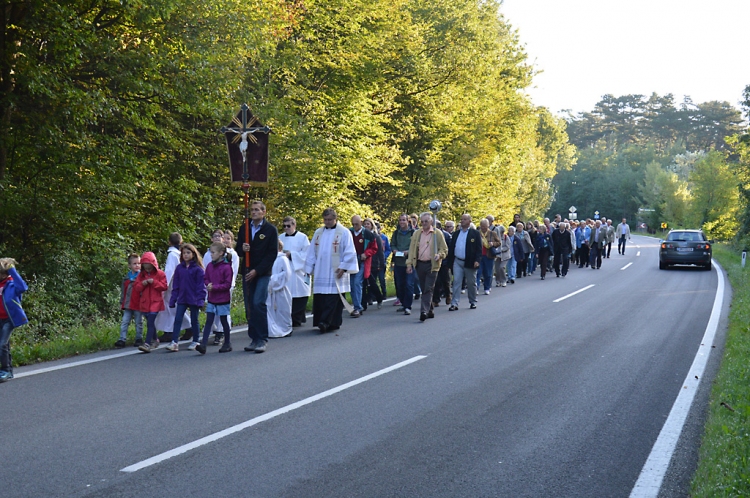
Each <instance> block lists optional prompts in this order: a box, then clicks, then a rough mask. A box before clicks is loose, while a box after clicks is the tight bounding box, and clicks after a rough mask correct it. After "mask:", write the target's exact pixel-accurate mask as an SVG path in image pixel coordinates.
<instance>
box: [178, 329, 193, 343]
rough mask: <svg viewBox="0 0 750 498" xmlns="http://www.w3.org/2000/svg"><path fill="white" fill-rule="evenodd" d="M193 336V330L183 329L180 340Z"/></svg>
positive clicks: (186, 339)
mask: <svg viewBox="0 0 750 498" xmlns="http://www.w3.org/2000/svg"><path fill="white" fill-rule="evenodd" d="M192 338H193V331H192V330H188V329H185V332H184V333H183V334H182V337H180V340H181V341H189V340H190V339H192Z"/></svg>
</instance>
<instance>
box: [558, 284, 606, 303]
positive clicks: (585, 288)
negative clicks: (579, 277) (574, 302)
mask: <svg viewBox="0 0 750 498" xmlns="http://www.w3.org/2000/svg"><path fill="white" fill-rule="evenodd" d="M594 285H596V284H591V285H587V286H586V287H584V288H583V289H578V290H577V291H575V292H571V293H570V294H568V295H567V296H563V297H561V298H560V299H555V300H554V301H552V302H553V303H559V302H560V301H565V300H566V299H568V298H569V297H573V296H575V295H576V294H579V293H581V292H583V291H585V290H589V289H590V288H592V287H593V286H594Z"/></svg>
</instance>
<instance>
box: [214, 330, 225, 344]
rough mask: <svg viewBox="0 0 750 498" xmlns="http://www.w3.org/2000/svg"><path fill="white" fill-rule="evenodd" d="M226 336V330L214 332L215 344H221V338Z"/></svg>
mask: <svg viewBox="0 0 750 498" xmlns="http://www.w3.org/2000/svg"><path fill="white" fill-rule="evenodd" d="M223 336H224V332H216V333H215V334H214V346H218V345H219V344H221V339H222V337H223Z"/></svg>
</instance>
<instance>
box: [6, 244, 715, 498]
mask: <svg viewBox="0 0 750 498" xmlns="http://www.w3.org/2000/svg"><path fill="white" fill-rule="evenodd" d="M636 244H638V245H639V246H640V248H639V249H638V248H636V247H635V245H636ZM638 251H640V252H641V254H640V256H637V255H636V254H637V252H638ZM656 251H657V249H656V241H655V240H654V239H648V238H643V237H633V241H632V243H631V245H630V246H629V247H628V254H626V255H624V256H620V255H618V254H616V251H615V250H613V253H614V254H613V255H612V257H611V258H610V259H608V260H605V262H604V264H603V265H602V269H601V270H591V269H586V268H584V269H577V268H574V269H571V271H570V273H569V275H568V276H567V278H555V276H554V274H552V275H551V276H548V278H547V280H545V281H540V280H539V276H538V273H537V275H534V276H532V277H529V278H522V279H518V280H516V284H515V285H509V286H508V287H507V288H493V289H492V294H491V295H490V296H483V295H482V296H480V297H479V305H478V306H479V307H478V309H477V310H469V309H468V302H467V298H466V295H462V296H461V303H460V307H461V309H460V310H459V311H456V312H448V309H447V307H446V306H441V307H439V308H437V309H436V318H435V319H434V320H428V321H426V322H425V323H420V322H419V321H418V313H415V314H413V315H411V316H408V317H407V316H404V315H402V314H397V313H396V312H395V308H394V307H393V306H390V303H386V305H385V306H384V307H383V309H382V310H375V309H374V308H371V311H368V312H366V313H365V314H364V316H363V317H362V318H359V319H350V318H348V317H347V318H346V319H345V321H344V326H343V327H342V328H341V330H339V331H337V332H336V333H329V334H325V335H322V336H321V335H320V334H319V333H318V332H317V331H313V330H312V329H311V328H310V327H306V328H303V329H301V330H296V331H295V333H294V335H293V336H292V337H289V338H283V339H276V340H272V341H271V342H270V343H269V348H268V352H266V353H264V354H254V353H245V352H243V351H242V347H243V346H244V345H245V344H246V342H248V341H246V339H245V336H244V334H242V333H238V334H234V335H233V338H234V339H233V343H234V344H233V345H234V347H235V351H234V352H232V353H229V354H221V355H220V354H218V352H217V348H216V347H213V348H210V349H209V352H208V354H207V355H205V356H200V355H198V354H197V353H193V352H188V351H180V352H179V353H176V354H175V353H167V352H166V351H163V350H159V351H156V352H154V353H152V354H148V355H146V354H137V355H130V356H124V357H119V358H115V359H111V360H108V361H101V362H97V363H91V364H87V365H82V366H77V367H74V368H68V369H64V370H59V371H51V372H47V373H40V374H38V375H28V376H25V377H22V378H17V379H15V380H13V381H11V382H8V383H6V384H3V385H1V386H0V406H1V407H2V410H0V482H2V483H3V485H2V489H3V493H2V494H3V496H5V497H16V496H18V497H41V496H101V497H105V496H106V497H115V496H117V497H119V496H133V497H147V496H154V497H163V496H217V497H218V496H258V497H271V496H290V497H291V496H299V497H319V496H320V497H323V496H325V497H337V496H341V497H355V496H362V497H381V496H388V497H402V496H404V497H405V496H409V497H412V496H424V497H442V496H444V497H456V496H472V497H474V496H488V497H489V496H501V497H505V496H507V497H524V496H529V497H539V496H550V497H568V496H569V497H610V496H611V497H619V496H628V495H629V494H630V492H631V490H632V488H633V485H634V484H635V481H636V479H637V478H638V475H639V473H640V471H641V468H642V467H643V465H644V462H645V461H646V459H647V457H648V455H649V452H650V451H651V447H652V446H653V444H654V441H655V440H656V438H657V436H658V434H659V431H660V430H661V428H662V425H663V424H664V421H665V419H666V417H667V415H668V414H669V411H670V409H671V407H672V404H673V403H674V401H675V398H676V396H677V395H678V393H679V392H680V389H681V388H682V384H683V381H684V380H685V376H686V374H687V372H688V370H689V368H690V365H691V363H692V362H693V358H694V356H695V354H696V351H697V350H698V347H699V346H700V343H701V338H702V337H703V334H704V331H705V328H706V325H707V322H708V319H709V315H710V314H711V307H712V305H713V300H714V295H715V292H716V286H717V280H718V279H717V274H716V270H714V271H711V272H705V271H700V270H694V269H680V270H669V271H660V270H658V264H657V253H656ZM628 263H632V265H631V266H629V267H627V268H626V269H624V270H622V269H621V268H622V267H624V266H625V265H626V264H628ZM592 284H593V285H594V287H591V288H589V289H587V290H585V291H583V292H580V293H578V294H576V295H574V296H571V297H569V298H567V299H565V300H562V301H560V302H553V301H555V300H557V299H559V298H561V297H563V296H566V295H568V294H570V293H572V292H574V291H577V290H579V289H582V288H584V287H586V286H589V285H592ZM725 308H726V306H725ZM725 314H726V310H725ZM17 332H18V333H22V329H19V331H17ZM720 341H723V334H720V335H719V336H718V339H717V344H718V345H717V349H715V350H713V351H714V353H713V354H712V360H711V364H710V367H709V370H708V372H707V373H708V374H712V373H713V372H715V369H716V365H717V364H718V357H719V353H720V352H721V344H720V343H719V342H720ZM97 356H102V355H94V356H92V358H96V357H97ZM105 356H106V354H105ZM410 359H411V360H412V362H411V363H409V364H406V365H403V366H400V367H399V368H397V369H394V370H391V371H388V372H385V373H381V374H380V375H378V376H376V377H373V378H370V379H366V380H363V381H361V382H360V383H358V384H356V385H353V386H350V387H347V388H345V389H343V390H341V391H339V392H335V393H328V395H327V396H326V397H323V398H321V399H313V400H309V399H308V398H310V397H311V396H315V395H317V394H320V393H325V392H326V391H328V390H331V389H333V388H336V387H338V386H342V385H345V384H347V383H349V382H351V381H354V380H357V379H361V378H363V377H365V376H368V375H369V374H373V373H375V372H380V371H381V370H383V369H386V368H388V367H391V366H393V365H397V364H399V363H401V362H404V361H406V360H410ZM75 360H80V358H77V359H75ZM70 361H72V360H67V361H66V362H56V363H54V364H52V366H55V365H61V364H65V363H69V362H70ZM49 366H50V365H43V367H49ZM38 368H41V366H34V367H26V368H19V369H16V374H19V373H31V372H33V371H34V370H36V369H38ZM710 380H711V379H710V378H704V379H703V380H702V383H701V385H702V386H704V387H702V389H701V391H700V394H699V396H698V399H697V401H696V404H695V405H694V409H693V410H692V411H691V414H690V416H689V418H688V429H686V431H685V433H684V435H683V438H682V439H681V440H680V445H679V448H678V452H677V454H676V456H675V459H674V461H673V464H672V467H671V468H670V472H669V475H668V478H667V481H666V482H665V485H664V488H663V494H664V495H665V496H684V495H686V494H687V484H688V483H689V478H690V476H691V473H692V471H693V469H694V466H695V461H696V448H697V445H698V443H699V438H700V436H701V428H702V421H703V417H704V415H705V404H706V398H707V392H708V387H709V386H710ZM301 400H307V401H306V404H304V405H303V406H296V405H294V404H295V403H297V402H299V401H301ZM290 405H291V409H290V410H289V411H286V412H285V413H280V414H277V415H276V416H272V417H268V419H267V420H266V419H261V420H256V421H255V423H254V425H251V426H250V427H247V428H245V429H243V430H239V431H237V432H234V433H231V434H228V435H226V436H225V437H223V438H220V439H217V440H216V441H213V442H209V443H208V444H205V445H202V446H199V447H196V448H193V449H190V450H188V451H186V452H185V453H182V454H179V455H176V456H173V457H171V458H168V459H166V460H163V461H161V462H159V463H155V464H153V465H150V466H146V467H144V468H142V469H140V470H136V471H134V472H123V471H122V470H121V469H125V468H127V467H129V466H132V465H134V464H138V463H139V462H143V461H144V460H147V459H149V458H151V457H154V456H156V455H160V454H162V453H164V452H167V451H170V450H173V449H175V448H178V447H180V446H182V445H185V444H188V443H191V442H194V441H196V440H199V439H201V438H204V437H206V436H209V435H211V434H215V433H217V432H219V431H222V430H225V429H227V428H231V427H234V426H236V425H237V424H242V423H243V422H247V421H250V420H252V419H254V418H256V417H261V416H263V415H265V414H269V413H271V412H274V411H275V410H279V409H280V408H284V407H290ZM272 415H273V414H272Z"/></svg>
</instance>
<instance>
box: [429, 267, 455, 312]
mask: <svg viewBox="0 0 750 498" xmlns="http://www.w3.org/2000/svg"><path fill="white" fill-rule="evenodd" d="M443 293H445V298H446V299H447V301H446V303H450V300H451V272H450V268H448V265H442V266H441V267H440V271H439V272H438V274H437V279H436V280H435V289H434V290H433V292H432V302H433V303H439V302H440V296H442V295H443Z"/></svg>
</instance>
